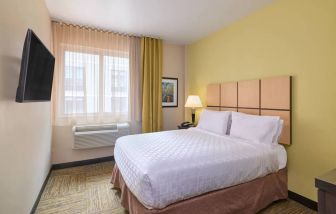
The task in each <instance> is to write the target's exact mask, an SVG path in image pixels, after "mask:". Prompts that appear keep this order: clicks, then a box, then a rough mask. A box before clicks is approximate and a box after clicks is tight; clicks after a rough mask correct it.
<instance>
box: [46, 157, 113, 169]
mask: <svg viewBox="0 0 336 214" xmlns="http://www.w3.org/2000/svg"><path fill="white" fill-rule="evenodd" d="M113 160H114V157H113V156H108V157H102V158H94V159H89V160H81V161H74V162H68V163H58V164H53V165H52V167H51V169H52V170H55V169H65V168H70V167H76V166H84V165H89V164H96V163H101V162H107V161H113Z"/></svg>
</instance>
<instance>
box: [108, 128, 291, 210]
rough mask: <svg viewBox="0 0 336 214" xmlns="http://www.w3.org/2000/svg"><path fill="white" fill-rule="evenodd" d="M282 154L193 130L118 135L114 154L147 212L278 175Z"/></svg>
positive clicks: (277, 148)
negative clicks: (274, 173) (268, 175)
mask: <svg viewBox="0 0 336 214" xmlns="http://www.w3.org/2000/svg"><path fill="white" fill-rule="evenodd" d="M285 156H286V152H285V150H284V148H283V147H282V146H280V145H278V146H268V145H264V144H256V143H251V142H248V141H246V140H243V139H238V138H232V137H230V136H220V135H216V134H213V133H210V132H207V131H203V130H201V129H198V128H191V129H188V130H174V131H165V132H156V133H148V134H140V135H129V136H125V137H121V138H119V139H118V140H117V142H116V145H115V150H114V158H115V161H116V164H117V165H118V168H119V170H120V173H121V174H122V176H123V178H124V180H125V183H126V185H127V187H128V188H129V189H130V191H131V192H132V193H133V194H134V196H135V197H136V198H137V199H138V200H139V201H140V202H141V203H142V204H143V205H144V206H145V207H146V208H148V209H162V208H164V207H166V206H168V205H169V204H172V203H174V202H177V201H181V200H184V199H188V198H191V197H194V196H198V195H201V194H204V193H207V192H210V191H214V190H219V189H222V188H226V187H229V186H234V185H237V184H241V183H245V182H248V181H251V180H253V179H256V178H258V177H262V176H265V175H267V174H269V173H273V172H277V171H278V170H279V169H281V168H283V167H285V166H286V157H285Z"/></svg>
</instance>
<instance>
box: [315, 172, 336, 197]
mask: <svg viewBox="0 0 336 214" xmlns="http://www.w3.org/2000/svg"><path fill="white" fill-rule="evenodd" d="M315 187H317V188H319V189H324V190H326V191H328V192H334V193H336V169H333V170H331V171H329V172H327V173H325V174H323V175H321V176H318V177H317V178H315Z"/></svg>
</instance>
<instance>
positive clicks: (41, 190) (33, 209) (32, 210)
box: [30, 167, 52, 214]
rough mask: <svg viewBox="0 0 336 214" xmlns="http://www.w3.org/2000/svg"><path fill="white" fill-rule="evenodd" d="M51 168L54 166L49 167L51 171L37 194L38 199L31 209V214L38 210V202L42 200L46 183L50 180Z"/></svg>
mask: <svg viewBox="0 0 336 214" xmlns="http://www.w3.org/2000/svg"><path fill="white" fill-rule="evenodd" d="M51 168H52V167H50V169H49V172H48V175H47V177H46V178H45V179H44V182H43V184H42V187H41V189H40V192H39V194H38V195H37V198H36V200H35V203H34V205H33V207H32V209H31V211H30V214H34V213H35V211H36V208H37V205H38V203H39V202H40V199H41V196H42V193H43V191H44V188H45V187H46V185H47V183H48V180H49V177H50V174H51Z"/></svg>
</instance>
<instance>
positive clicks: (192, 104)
mask: <svg viewBox="0 0 336 214" xmlns="http://www.w3.org/2000/svg"><path fill="white" fill-rule="evenodd" d="M184 107H186V108H191V121H192V123H193V124H195V110H196V108H202V102H201V99H200V98H199V96H196V95H189V96H188V99H187V102H186V104H185V105H184Z"/></svg>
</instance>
